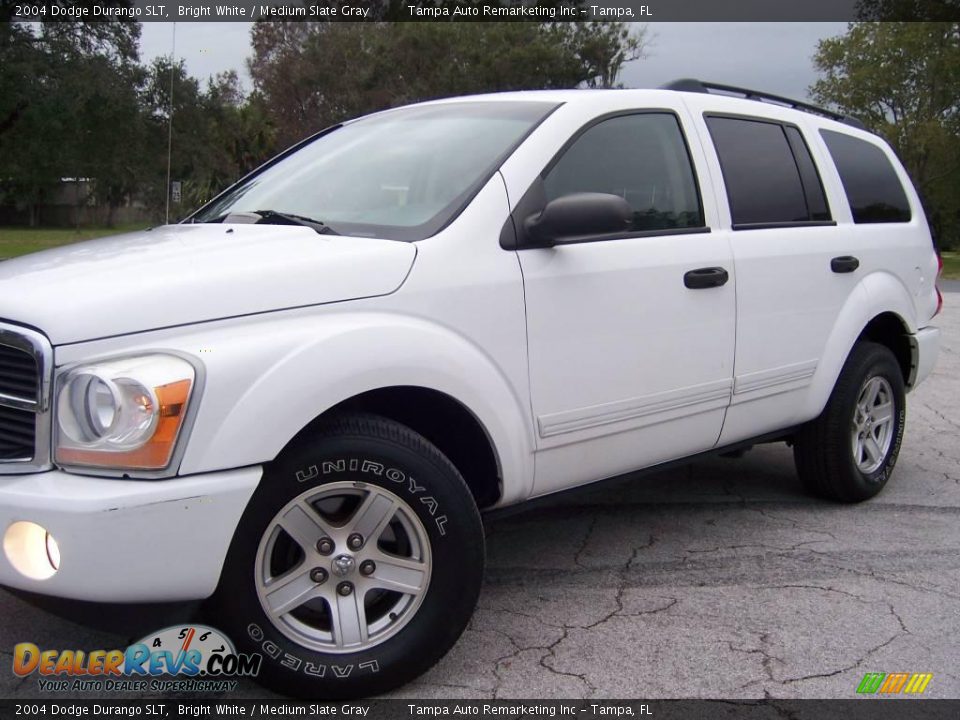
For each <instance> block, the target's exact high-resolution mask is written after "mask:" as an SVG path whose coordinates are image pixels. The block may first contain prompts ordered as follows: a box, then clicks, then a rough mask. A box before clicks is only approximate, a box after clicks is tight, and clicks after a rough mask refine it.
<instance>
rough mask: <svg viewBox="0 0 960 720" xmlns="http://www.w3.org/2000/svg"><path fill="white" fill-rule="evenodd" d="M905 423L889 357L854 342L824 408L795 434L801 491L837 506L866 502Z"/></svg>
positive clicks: (878, 486) (899, 384)
mask: <svg viewBox="0 0 960 720" xmlns="http://www.w3.org/2000/svg"><path fill="white" fill-rule="evenodd" d="M905 419H906V397H905V391H904V385H903V376H902V374H901V371H900V366H899V364H898V363H897V360H896V358H895V357H894V355H893V353H892V352H891V351H890V350H889V349H888V348H886V347H884V346H883V345H879V344H877V343H872V342H861V343H857V345H855V346H854V348H853V350H852V351H851V352H850V356H849V357H848V358H847V361H846V363H844V366H843V369H842V370H841V372H840V377H839V378H838V380H837V384H836V386H835V387H834V390H833V393H832V394H831V396H830V400H829V401H828V402H827V406H826V408H824V410H823V412H822V413H821V414H820V417H818V418H817V419H815V420H813V421H811V422H809V423H807V425H805V426H804V427H803V428H802V429H801V430H800V432H799V433H798V434H797V437H796V441H795V443H794V449H793V453H794V460H795V462H796V466H797V471H798V473H799V474H800V478H801V480H802V481H803V483H804V485H805V487H806V488H807V489H808V490H809V491H810V492H811V493H813V494H814V495H817V496H820V497H824V498H828V499H831V500H839V501H841V502H860V501H862V500H867V499H869V498H872V497H873V496H874V495H876V494H877V493H879V492H880V491H881V490H882V489H883V487H884V486H885V485H886V483H887V481H888V480H889V479H890V474H891V473H892V472H893V468H894V466H895V465H896V462H897V456H898V455H899V453H900V442H901V440H902V439H903V429H904V421H905Z"/></svg>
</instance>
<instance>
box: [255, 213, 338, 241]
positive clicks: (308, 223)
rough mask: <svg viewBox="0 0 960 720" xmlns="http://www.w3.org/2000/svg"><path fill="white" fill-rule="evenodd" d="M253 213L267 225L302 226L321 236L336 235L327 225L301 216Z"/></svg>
mask: <svg viewBox="0 0 960 720" xmlns="http://www.w3.org/2000/svg"><path fill="white" fill-rule="evenodd" d="M254 213H256V214H257V215H259V216H260V217H262V218H263V220H261V222H264V223H266V224H268V225H302V226H303V227H308V228H313V229H314V230H316V231H317V232H318V233H320V234H321V235H337V234H338V233H337V232H336V231H335V230H334V229H333V228H332V227H330V226H329V225H327V224H325V223H322V222H320V221H319V220H314V219H313V218H308V217H304V216H303V215H293V214H291V213H283V212H277V211H276V210H254Z"/></svg>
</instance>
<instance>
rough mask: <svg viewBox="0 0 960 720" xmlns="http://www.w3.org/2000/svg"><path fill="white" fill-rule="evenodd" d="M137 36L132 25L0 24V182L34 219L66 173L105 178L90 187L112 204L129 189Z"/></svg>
mask: <svg viewBox="0 0 960 720" xmlns="http://www.w3.org/2000/svg"><path fill="white" fill-rule="evenodd" d="M139 35H140V26H139V24H137V23H134V22H102V23H56V22H44V23H41V24H40V25H39V26H36V25H33V24H26V23H19V22H14V23H8V24H5V25H3V26H0V188H2V190H3V192H4V196H5V199H7V200H13V201H15V202H19V203H23V204H26V205H27V206H28V207H29V208H30V222H31V224H35V223H36V222H37V221H38V217H37V211H36V209H37V206H38V205H39V204H40V203H42V202H43V201H44V200H45V198H47V197H49V196H50V194H51V193H52V191H53V190H55V189H56V188H58V187H59V186H60V185H61V184H62V181H63V179H65V178H73V179H75V180H76V181H77V187H78V188H79V187H81V185H83V186H84V187H85V186H86V185H87V183H80V182H79V180H81V179H97V178H99V179H102V181H98V182H95V183H94V184H93V185H92V189H93V192H94V194H95V195H97V196H98V197H99V198H100V199H101V200H103V201H104V202H105V203H106V204H108V205H109V206H110V207H111V208H112V207H114V206H115V205H116V204H118V203H119V201H120V200H121V199H122V197H123V196H124V195H125V194H126V193H128V192H129V191H130V189H131V188H132V186H133V184H134V177H133V174H132V173H131V172H129V167H128V165H127V159H128V158H129V157H130V154H131V153H135V151H136V149H137V129H138V115H139V106H138V102H137V85H138V83H139V81H140V75H139V66H138V64H137V62H138V56H137V40H138V39H139ZM81 200H82V197H81Z"/></svg>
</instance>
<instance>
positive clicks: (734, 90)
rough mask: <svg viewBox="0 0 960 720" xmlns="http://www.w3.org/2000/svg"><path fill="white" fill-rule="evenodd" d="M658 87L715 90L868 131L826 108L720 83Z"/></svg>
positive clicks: (675, 83)
mask: <svg viewBox="0 0 960 720" xmlns="http://www.w3.org/2000/svg"><path fill="white" fill-rule="evenodd" d="M660 87H661V89H663V90H679V91H680V92H695V93H705V94H710V91H712V90H715V91H718V92H720V93H724V94H728V95H739V96H740V97H743V98H744V99H746V100H759V101H760V102H769V103H775V104H777V105H783V106H786V107H789V108H793V109H794V110H803V111H804V112H808V113H813V114H814V115H821V116H822V117H825V118H829V119H831V120H837V121H838V122H842V123H844V124H846V125H850V126H851V127H855V128H857V129H858V130H868V131H869V128H868V127H867V126H866V125H864V124H863V123H862V122H861V121H860V120H858V119H857V118H855V117H851V116H850V115H842V114H840V113H837V112H833V111H832V110H827V109H826V108H823V107H820V106H819V105H812V104H810V103H805V102H801V101H799V100H791V99H790V98H786V97H783V96H781V95H773V94H772V93H765V92H761V91H759V90H749V89H747V88H741V87H736V86H734V85H721V84H720V83H712V82H705V81H703V80H694V79H692V78H683V79H681V80H674V81H672V82H668V83H667V84H666V85H661V86H660Z"/></svg>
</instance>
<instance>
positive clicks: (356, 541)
mask: <svg viewBox="0 0 960 720" xmlns="http://www.w3.org/2000/svg"><path fill="white" fill-rule="evenodd" d="M347 547H349V548H350V549H351V550H359V549H360V548H362V547H363V535H361V534H360V533H354V534H353V535H351V536H350V537H348V538H347Z"/></svg>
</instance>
